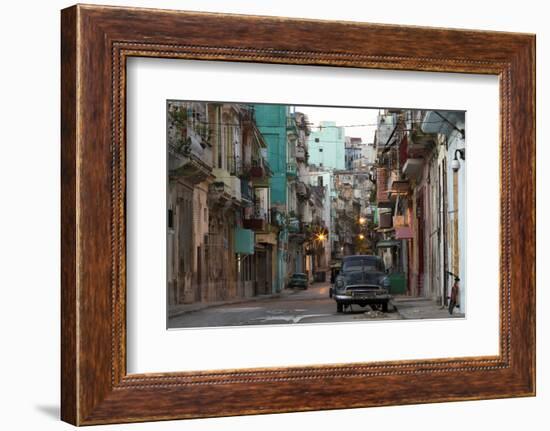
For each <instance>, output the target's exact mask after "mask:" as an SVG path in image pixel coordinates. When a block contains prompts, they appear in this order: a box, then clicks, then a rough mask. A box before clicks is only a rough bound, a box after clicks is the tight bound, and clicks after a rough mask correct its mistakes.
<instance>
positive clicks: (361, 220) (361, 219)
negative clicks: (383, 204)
mask: <svg viewBox="0 0 550 431" xmlns="http://www.w3.org/2000/svg"><path fill="white" fill-rule="evenodd" d="M366 221H367V220H366V219H365V217H359V224H365V222H366Z"/></svg>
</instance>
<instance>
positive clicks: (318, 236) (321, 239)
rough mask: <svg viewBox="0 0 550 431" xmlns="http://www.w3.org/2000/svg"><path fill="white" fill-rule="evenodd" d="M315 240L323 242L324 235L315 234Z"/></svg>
mask: <svg viewBox="0 0 550 431" xmlns="http://www.w3.org/2000/svg"><path fill="white" fill-rule="evenodd" d="M317 240H318V241H324V240H325V234H324V233H320V234H317Z"/></svg>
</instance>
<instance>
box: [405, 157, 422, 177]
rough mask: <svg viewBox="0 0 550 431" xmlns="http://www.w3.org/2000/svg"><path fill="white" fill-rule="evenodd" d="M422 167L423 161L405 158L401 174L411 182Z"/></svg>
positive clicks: (420, 171)
mask: <svg viewBox="0 0 550 431" xmlns="http://www.w3.org/2000/svg"><path fill="white" fill-rule="evenodd" d="M423 167H424V159H419V158H411V157H409V158H407V161H406V162H405V164H404V165H403V173H404V174H405V175H406V176H407V178H410V179H412V180H415V179H417V178H418V177H419V176H420V174H421V173H422V168H423Z"/></svg>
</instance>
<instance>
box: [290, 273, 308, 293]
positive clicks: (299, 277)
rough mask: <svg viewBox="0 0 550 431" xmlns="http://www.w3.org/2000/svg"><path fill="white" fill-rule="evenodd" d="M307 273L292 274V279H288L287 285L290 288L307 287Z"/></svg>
mask: <svg viewBox="0 0 550 431" xmlns="http://www.w3.org/2000/svg"><path fill="white" fill-rule="evenodd" d="M307 284H308V281H307V275H306V274H304V273H301V272H295V273H294V274H292V276H291V277H290V279H289V280H288V283H287V285H286V287H288V288H289V289H293V288H300V289H307Z"/></svg>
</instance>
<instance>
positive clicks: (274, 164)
mask: <svg viewBox="0 0 550 431" xmlns="http://www.w3.org/2000/svg"><path fill="white" fill-rule="evenodd" d="M253 107H254V118H255V120H256V125H257V126H258V129H259V130H260V133H261V134H262V136H263V138H264V140H265V142H266V143H267V160H268V162H269V166H270V168H271V171H272V176H271V178H270V180H269V189H270V196H271V207H272V208H276V209H277V212H278V213H279V214H280V215H282V214H286V212H287V202H288V196H287V161H288V154H289V152H288V151H289V150H288V138H287V120H288V117H289V115H290V107H289V106H286V105H253ZM279 217H280V216H279ZM272 222H273V220H272ZM287 254H288V230H287V227H286V225H285V224H281V225H280V226H279V232H278V236H277V268H276V270H275V274H276V277H275V283H273V291H274V292H273V293H277V292H280V291H281V290H282V289H283V288H284V283H285V277H286V261H287Z"/></svg>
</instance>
